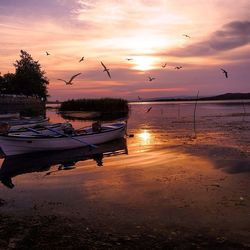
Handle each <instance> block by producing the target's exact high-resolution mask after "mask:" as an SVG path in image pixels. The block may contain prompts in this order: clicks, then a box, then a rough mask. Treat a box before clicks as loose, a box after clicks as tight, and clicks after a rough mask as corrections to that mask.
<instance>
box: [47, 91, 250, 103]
mask: <svg viewBox="0 0 250 250" xmlns="http://www.w3.org/2000/svg"><path fill="white" fill-rule="evenodd" d="M96 99H98V98H96ZM242 100H250V93H226V94H222V95H217V96H210V97H201V98H198V101H242ZM189 101H190V102H192V101H196V97H187V98H165V99H157V98H155V99H144V100H143V99H141V100H132V101H128V102H129V103H135V102H189ZM61 103H62V102H58V101H57V102H56V101H48V102H46V104H61Z"/></svg>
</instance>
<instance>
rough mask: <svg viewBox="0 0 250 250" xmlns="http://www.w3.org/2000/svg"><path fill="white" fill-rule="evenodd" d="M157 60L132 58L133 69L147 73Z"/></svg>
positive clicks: (152, 58) (147, 57) (143, 57)
mask: <svg viewBox="0 0 250 250" xmlns="http://www.w3.org/2000/svg"><path fill="white" fill-rule="evenodd" d="M156 61H157V59H156V58H155V57H153V56H135V57H133V69H137V70H143V71H147V70H150V69H153V68H154V67H155V64H156Z"/></svg>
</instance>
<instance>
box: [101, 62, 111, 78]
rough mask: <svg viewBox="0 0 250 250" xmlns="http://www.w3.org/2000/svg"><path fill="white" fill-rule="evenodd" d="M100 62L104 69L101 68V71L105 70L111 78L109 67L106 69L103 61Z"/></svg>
mask: <svg viewBox="0 0 250 250" xmlns="http://www.w3.org/2000/svg"><path fill="white" fill-rule="evenodd" d="M101 64H102V66H103V68H104V70H103V72H105V71H106V72H107V74H108V76H109V78H111V75H110V73H109V69H107V67H106V66H105V65H104V64H103V62H101Z"/></svg>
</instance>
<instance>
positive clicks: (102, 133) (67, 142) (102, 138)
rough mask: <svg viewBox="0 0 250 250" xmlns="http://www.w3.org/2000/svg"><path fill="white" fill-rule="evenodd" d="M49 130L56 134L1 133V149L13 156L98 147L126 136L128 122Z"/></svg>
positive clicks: (7, 154)
mask: <svg viewBox="0 0 250 250" xmlns="http://www.w3.org/2000/svg"><path fill="white" fill-rule="evenodd" d="M47 129H48V128H47ZM48 130H50V131H52V132H54V134H53V135H51V134H50V135H41V134H34V135H25V134H19V135H15V134H11V133H9V134H3V135H0V147H1V150H2V151H3V153H4V155H5V156H11V155H19V154H26V153H32V152H39V151H52V150H53V151H54V150H65V149H73V148H79V147H84V146H85V147H86V146H89V147H93V148H96V146H95V145H96V144H101V143H105V142H108V141H112V140H115V139H118V138H122V137H124V135H125V132H126V123H125V122H120V123H112V124H106V125H105V124H103V125H102V126H101V129H100V130H98V131H96V129H94V127H93V126H92V127H89V128H85V129H84V130H82V131H77V130H76V131H72V134H70V133H68V132H67V133H65V132H64V133H63V132H60V131H57V130H55V129H51V128H49V129H48Z"/></svg>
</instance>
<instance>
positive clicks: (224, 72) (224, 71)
mask: <svg viewBox="0 0 250 250" xmlns="http://www.w3.org/2000/svg"><path fill="white" fill-rule="evenodd" d="M221 71H222V73H223V74H224V75H225V77H226V78H228V73H227V71H226V70H224V69H221Z"/></svg>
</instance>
